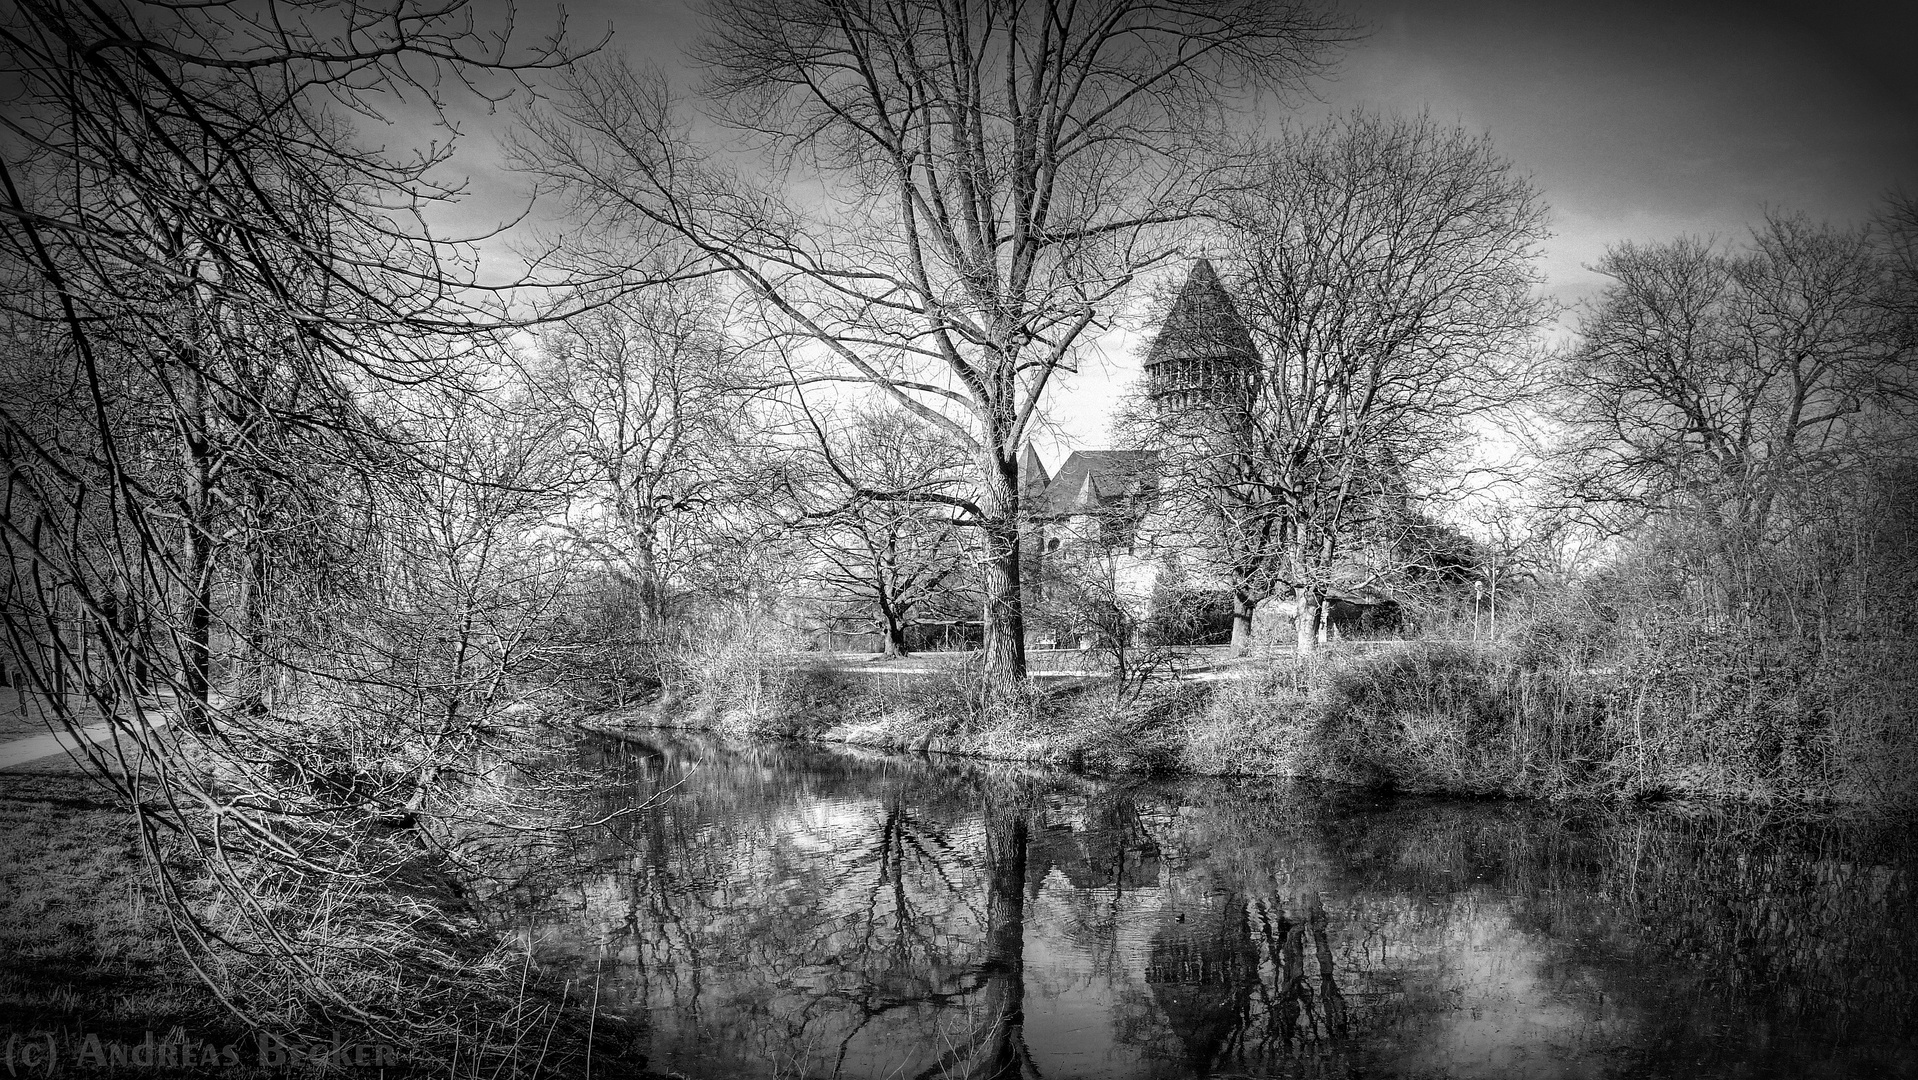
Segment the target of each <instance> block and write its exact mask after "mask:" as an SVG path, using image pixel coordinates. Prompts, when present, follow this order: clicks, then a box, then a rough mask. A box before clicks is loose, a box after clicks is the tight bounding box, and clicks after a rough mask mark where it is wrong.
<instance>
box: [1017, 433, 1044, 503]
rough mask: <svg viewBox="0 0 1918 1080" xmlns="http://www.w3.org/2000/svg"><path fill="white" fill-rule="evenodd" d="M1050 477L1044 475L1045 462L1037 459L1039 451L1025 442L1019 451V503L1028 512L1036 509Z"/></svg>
mask: <svg viewBox="0 0 1918 1080" xmlns="http://www.w3.org/2000/svg"><path fill="white" fill-rule="evenodd" d="M1051 482H1052V477H1050V476H1047V475H1046V466H1045V462H1042V461H1040V460H1039V452H1038V451H1037V450H1034V449H1033V448H1032V444H1031V443H1027V444H1026V445H1025V447H1024V449H1022V450H1020V451H1019V503H1020V505H1021V506H1024V507H1025V508H1026V511H1027V512H1028V513H1031V512H1032V511H1034V510H1037V509H1038V507H1039V499H1040V498H1041V497H1042V496H1043V495H1044V494H1045V491H1046V485H1047V484H1050V483H1051Z"/></svg>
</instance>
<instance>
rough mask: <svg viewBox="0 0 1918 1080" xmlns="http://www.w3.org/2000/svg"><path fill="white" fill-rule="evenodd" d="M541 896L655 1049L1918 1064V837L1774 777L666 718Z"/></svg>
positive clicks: (840, 1069)
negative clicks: (1037, 753) (1540, 797)
mask: <svg viewBox="0 0 1918 1080" xmlns="http://www.w3.org/2000/svg"><path fill="white" fill-rule="evenodd" d="M584 752H585V753H586V754H588V755H589V756H590V758H591V760H590V762H589V764H591V765H592V766H593V767H594V768H595V769H597V770H599V771H600V772H601V773H602V774H603V775H605V776H606V777H607V778H608V781H607V782H608V788H607V799H608V806H609V807H612V808H617V807H619V806H622V805H631V804H637V803H644V802H647V801H648V800H650V802H651V805H650V806H649V808H647V809H645V810H643V811H641V812H638V813H630V814H626V815H624V816H620V817H617V818H615V819H614V820H612V821H610V822H608V823H606V824H604V825H601V826H597V827H594V828H590V829H586V830H581V831H580V832H577V833H575V834H572V837H571V841H570V846H569V847H568V848H566V850H564V851H563V852H562V853H561V857H559V858H556V859H553V860H551V861H550V864H549V865H550V868H551V870H550V872H549V873H547V874H546V875H544V876H543V877H540V878H538V879H537V880H538V881H539V882H541V884H539V885H538V886H537V887H533V886H530V885H529V886H526V887H524V888H523V890H522V892H521V894H520V895H519V900H520V902H521V906H520V910H519V914H518V915H517V916H516V918H519V919H522V920H524V922H523V924H522V926H521V930H522V932H524V933H528V934H530V935H531V937H532V939H533V941H534V942H535V943H536V946H537V948H538V949H539V950H540V951H541V953H542V954H543V955H544V956H545V957H546V958H547V959H548V960H549V961H550V962H553V963H556V964H559V965H561V967H562V968H563V969H564V970H566V971H570V972H571V973H572V979H573V981H574V983H575V985H577V986H578V987H579V988H580V991H579V992H580V995H581V997H582V998H583V997H585V996H587V995H588V993H590V995H591V996H592V997H593V998H594V999H595V1000H596V1001H597V1003H598V1007H599V1009H600V1010H601V1012H602V1013H611V1014H619V1015H623V1016H625V1017H628V1018H630V1019H631V1020H633V1021H634V1022H635V1025H634V1026H635V1030H637V1031H638V1032H639V1033H640V1034H639V1038H640V1040H641V1042H642V1043H643V1045H642V1046H641V1047H640V1049H641V1050H642V1051H643V1052H644V1053H645V1054H646V1055H647V1057H648V1059H649V1061H650V1067H651V1068H653V1069H656V1070H661V1071H669V1070H670V1071H677V1072H679V1073H682V1074H684V1075H685V1076H688V1077H693V1078H698V1080H718V1078H727V1080H730V1078H735V1077H741V1078H743V1077H765V1078H800V1077H848V1078H852V1077H859V1078H864V1077H873V1078H878V1077H887V1078H903V1080H911V1078H932V1077H960V1076H965V1077H993V1078H999V1077H1004V1078H1015V1077H1026V1078H1047V1080H1063V1078H1067V1077H1088V1078H1092V1077H1097V1078H1130V1077H1154V1078H1158V1077H1202V1076H1221V1077H1225V1076H1230V1077H1320V1076H1387V1077H1391V1076H1403V1077H1599V1076H1618V1075H1629V1076H1673V1077H1700V1076H1726V1077H1730V1076H1737V1077H1753V1076H1781V1077H1783V1076H1794V1077H1795V1076H1911V1075H1918V1032H1915V1030H1914V1028H1915V1026H1918V1020H1915V1019H1914V1017H1915V1016H1918V996H1915V995H1914V986H1915V983H1918V975H1914V971H1915V970H1918V969H1915V966H1914V961H1918V903H1915V902H1914V887H1913V886H1914V872H1915V871H1918V863H1915V862H1914V858H1913V856H1912V855H1911V854H1910V853H1909V852H1908V851H1906V850H1904V849H1903V848H1902V847H1901V845H1900V841H1901V840H1903V839H1904V838H1903V836H1902V835H1901V834H1900V833H1898V832H1897V831H1895V830H1889V829H1883V828H1880V829H1877V830H1872V829H1863V828H1859V827H1855V826H1854V827H1848V826H1843V825H1840V824H1837V823H1832V822H1810V823H1807V822H1804V821H1785V820H1774V819H1771V818H1768V817H1766V816H1765V815H1762V814H1757V813H1751V812H1743V813H1731V812H1719V813H1705V812H1690V813H1687V812H1681V811H1677V810H1673V809H1669V808H1668V809H1663V810H1643V809H1641V810H1623V809H1611V808H1602V807H1598V808H1594V807H1586V808H1568V807H1554V806H1549V805H1534V804H1520V803H1500V802H1476V801H1459V800H1443V799H1430V798H1414V797H1404V796H1399V797H1394V796H1389V795H1387V796H1381V795H1374V794H1368V793H1360V792H1353V791H1349V790H1343V789H1329V788H1324V787H1312V786H1304V785H1299V784H1288V783H1284V782H1277V781H1274V782H1256V783H1254V782H1225V781H1198V780H1187V781H1164V782H1109V781H1102V780H1097V779H1091V778H1087V777H1082V776H1075V775H1068V774H1048V773H1040V772H1034V771H1028V770H1023V769H1016V768H1011V767H1003V766H995V765H991V764H986V763H980V762H969V761H960V760H952V759H940V758H926V757H908V756H897V757H894V756H880V755H862V754H858V753H853V752H842V751H836V750H831V749H826V748H821V747H816V746H807V745H803V744H748V743H724V742H719V741H714V740H708V739H699V738H689V737H681V736H678V735H673V734H666V733H662V734H660V735H659V736H658V737H657V738H656V739H649V741H648V742H647V743H644V744H620V745H608V746H594V747H588V748H587V749H586V750H585V751H584Z"/></svg>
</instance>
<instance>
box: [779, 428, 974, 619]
mask: <svg viewBox="0 0 1918 1080" xmlns="http://www.w3.org/2000/svg"><path fill="white" fill-rule="evenodd" d="M808 416H809V419H818V418H816V417H814V416H813V415H812V414H810V413H809V414H808ZM814 434H815V435H816V436H817V439H816V443H815V445H816V447H817V450H818V455H819V459H820V461H819V465H820V468H818V469H817V470H816V473H817V475H816V477H814V482H813V483H811V484H806V485H803V490H802V485H797V484H795V485H793V487H792V489H793V490H794V491H795V493H796V494H797V495H798V501H799V507H798V509H799V514H800V518H799V529H798V532H799V535H800V536H801V537H802V538H803V539H804V540H805V541H806V544H807V547H808V548H809V549H810V550H811V552H812V554H813V556H814V560H813V563H812V567H811V570H810V573H808V574H807V575H806V577H807V579H808V580H809V581H811V582H813V583H814V584H815V585H817V586H819V587H821V588H823V589H824V592H823V593H820V594H816V595H815V596H814V597H813V599H816V600H819V601H823V602H824V603H825V604H826V605H827V610H828V611H833V610H846V609H850V610H851V611H852V612H855V613H856V614H857V617H860V618H861V620H862V621H866V622H869V623H870V624H871V625H872V626H874V627H875V628H876V629H877V630H878V631H879V634H880V638H881V643H882V649H883V654H884V655H885V656H887V657H896V656H902V655H904V654H905V653H906V652H907V651H908V648H909V640H908V637H907V631H908V630H909V629H911V628H912V627H913V626H915V625H917V624H919V623H921V622H923V621H925V620H926V619H928V618H932V617H938V616H943V617H945V618H947V619H950V618H952V617H953V616H954V615H956V614H957V613H958V612H959V611H961V610H964V609H965V608H969V607H970V608H973V609H974V610H976V603H977V597H976V595H974V593H975V590H974V588H973V585H974V580H973V579H974V577H975V575H976V571H977V564H978V559H977V556H976V554H975V553H974V552H973V551H972V550H971V547H970V545H969V544H968V543H967V540H968V535H967V534H968V530H965V529H963V528H962V527H961V526H960V523H959V521H958V519H957V515H956V514H954V512H953V510H952V508H951V507H950V506H947V505H944V504H941V503H936V502H930V501H924V500H918V499H913V498H910V497H911V496H915V495H923V494H936V493H945V494H951V493H963V492H965V490H966V487H967V485H966V475H967V470H966V467H965V465H966V457H965V454H964V452H963V451H962V450H960V448H958V447H956V446H954V445H953V444H952V443H951V441H950V440H947V439H943V438H941V437H940V433H939V432H936V431H933V430H930V429H929V428H928V427H927V426H926V425H925V424H924V423H921V422H920V421H919V420H918V419H916V418H914V417H912V416H910V415H907V414H905V413H901V412H898V411H896V410H894V411H874V410H865V411H860V412H857V413H855V414H854V415H853V416H852V418H851V420H850V422H848V423H847V424H845V425H844V427H843V428H842V429H841V430H838V431H834V432H828V431H827V430H826V429H825V427H824V426H823V421H822V422H821V426H815V427H814Z"/></svg>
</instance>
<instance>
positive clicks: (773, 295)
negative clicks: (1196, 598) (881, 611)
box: [521, 0, 1346, 684]
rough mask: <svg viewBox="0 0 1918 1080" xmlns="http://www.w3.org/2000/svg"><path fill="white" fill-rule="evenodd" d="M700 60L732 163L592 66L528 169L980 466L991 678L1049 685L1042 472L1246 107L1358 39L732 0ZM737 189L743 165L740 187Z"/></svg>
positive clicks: (552, 115) (1176, 13)
mask: <svg viewBox="0 0 1918 1080" xmlns="http://www.w3.org/2000/svg"><path fill="white" fill-rule="evenodd" d="M709 16H710V23H709V25H710V29H711V32H710V34H709V37H708V38H707V40H706V42H705V44H704V46H703V48H702V49H701V50H700V52H699V54H698V58H699V59H700V60H702V61H703V62H705V63H706V64H707V65H709V68H710V71H711V76H710V80H709V84H708V86H707V90H708V91H709V96H710V99H711V100H712V101H713V103H714V107H715V115H716V116H717V118H718V119H720V120H721V121H723V122H724V123H727V124H730V125H732V126H733V127H734V128H735V129H736V130H739V131H742V132H744V133H746V134H747V135H748V136H749V140H748V141H749V142H750V143H751V145H752V146H753V147H755V148H756V150H757V151H758V152H757V153H756V154H755V155H754V156H753V157H752V158H751V159H750V160H747V161H744V162H738V163H730V162H727V161H725V160H723V159H722V158H721V157H719V156H718V155H717V153H715V152H709V151H706V150H703V149H701V148H700V147H699V145H698V144H697V143H696V142H695V141H694V140H693V138H692V132H691V130H690V129H689V128H688V127H686V126H684V125H682V124H681V123H679V122H677V121H676V120H675V119H674V117H673V115H672V107H671V102H670V100H669V95H668V94H667V92H666V89H665V86H664V83H663V81H662V80H660V79H658V78H657V77H651V76H647V75H643V74H641V73H638V72H636V71H634V70H632V69H631V68H629V67H626V66H624V65H621V64H617V63H605V64H599V65H586V66H581V67H578V68H575V69H574V70H573V72H572V74H571V75H570V77H569V81H568V82H567V84H566V86H565V87H564V92H563V93H562V94H561V95H560V97H559V99H558V100H557V101H556V102H555V103H554V105H553V106H552V107H551V108H550V109H547V110H544V111H540V112H536V113H533V114H531V115H529V116H528V117H527V124H526V128H525V132H524V134H523V135H522V137H521V157H522V159H523V161H524V163H525V164H526V165H527V167H529V168H532V169H535V170H537V171H539V172H540V173H542V174H544V175H545V176H547V177H548V178H549V179H550V181H551V182H552V183H553V184H555V185H557V186H558V187H560V188H561V189H562V190H563V191H565V192H566V194H567V195H568V196H569V197H570V198H571V199H572V201H573V204H574V207H575V209H576V211H577V212H578V214H579V216H580V218H581V219H582V226H583V228H585V229H586V230H588V231H592V232H595V233H599V232H604V231H606V230H608V229H613V228H617V227H619V226H621V225H629V226H630V225H631V224H632V223H634V222H644V223H646V224H647V226H648V227H649V228H651V227H653V226H661V227H665V228H667V229H669V230H671V231H672V232H673V233H675V234H677V235H678V236H679V237H681V238H683V239H684V240H686V241H689V242H690V243H691V244H692V245H693V246H694V247H695V248H696V249H698V250H699V251H701V252H703V253H704V254H705V255H706V256H708V257H709V258H710V260H711V262H712V265H714V266H716V267H718V268H721V269H722V270H723V271H725V272H727V273H729V274H731V275H732V276H733V277H734V278H735V280H737V281H738V282H740V283H741V284H742V285H743V286H744V287H746V288H747V289H748V290H750V291H751V292H753V293H754V294H756V295H757V296H759V297H760V298H762V300H763V301H764V302H765V304H766V306H767V309H768V311H769V312H770V313H772V315H773V316H774V317H775V318H776V320H777V322H778V324H779V326H780V328H781V329H783V330H784V331H785V332H788V333H790V334H792V335H795V336H796V337H798V338H801V339H804V340H806V341H808V342H810V343H811V345H812V347H813V349H814V350H815V351H816V353H817V355H818V356H819V357H820V359H821V362H822V363H824V364H826V365H827V369H826V373H825V375H824V377H829V378H839V379H844V380H849V381H854V382H864V383H870V384H872V385H874V386H877V387H880V388H881V389H882V390H883V391H884V392H885V393H886V394H888V395H889V396H890V397H891V398H892V399H893V401H894V402H895V403H896V404H897V405H898V406H899V407H900V408H903V409H905V410H907V411H908V412H910V413H912V414H913V415H915V416H917V417H918V418H919V419H920V420H922V421H924V422H925V423H928V424H931V425H933V426H934V427H936V428H938V429H940V430H941V431H943V432H944V433H945V434H946V435H947V436H948V437H950V438H952V439H954V440H955V441H957V442H958V443H959V444H960V445H962V446H963V447H965V448H966V451H967V453H968V454H969V455H970V456H971V458H972V461H973V468H974V470H975V472H976V473H977V478H976V481H975V484H976V495H975V496H971V497H959V496H952V497H950V502H949V505H951V506H952V507H953V508H954V509H956V510H958V511H960V512H961V513H962V514H963V515H964V516H965V518H966V520H967V521H968V522H969V523H970V524H972V525H973V526H976V527H977V528H978V529H979V530H980V536H981V544H980V546H981V548H982V551H983V557H984V565H985V600H984V616H985V625H986V641H985V654H986V668H987V671H988V672H989V674H990V676H991V677H992V678H994V679H995V680H996V681H998V682H1000V683H1002V684H1003V683H1009V682H1010V681H1012V680H1015V679H1018V678H1020V677H1022V676H1023V674H1024V616H1023V612H1022V608H1021V600H1020V591H1019V552H1020V544H1019V532H1020V513H1019V491H1020V484H1019V475H1018V473H1019V451H1020V449H1021V448H1022V447H1023V445H1024V444H1025V441H1026V438H1027V436H1028V434H1029V432H1030V431H1031V429H1032V426H1033V424H1034V423H1035V422H1036V421H1037V420H1038V418H1039V415H1040V409H1041V406H1042V403H1043V401H1044V399H1045V394H1046V391H1047V389H1048V388H1049V387H1050V386H1051V384H1052V382H1053V379H1054V377H1055V376H1056V375H1059V374H1060V373H1062V372H1070V371H1072V370H1073V369H1074V365H1075V357H1076V355H1077V349H1078V347H1079V346H1080V344H1081V341H1082V339H1083V338H1084V337H1085V336H1086V334H1087V332H1088V330H1089V329H1093V328H1096V327H1098V326H1100V325H1102V324H1103V322H1104V321H1105V320H1106V319H1108V318H1110V317H1111V315H1112V314H1113V311H1114V307H1115V305H1116V303H1117V301H1118V300H1119V297H1120V294H1121V291H1122V290H1123V288H1124V287H1125V286H1126V284H1127V283H1128V282H1129V280H1130V279H1131V277H1132V276H1133V274H1134V273H1135V272H1137V271H1138V270H1139V269H1140V268H1142V267H1146V266H1150V265H1153V264H1154V263H1156V262H1157V261H1159V260H1160V259H1162V258H1163V257H1164V256H1165V254H1166V250H1167V249H1166V248H1165V247H1164V246H1163V245H1161V244H1159V243H1157V242H1155V239H1156V238H1159V237H1160V236H1161V233H1160V232H1159V231H1158V227H1159V226H1161V225H1164V224H1166V223H1170V222H1174V221H1178V220H1181V219H1183V218H1185V217H1186V216H1187V214H1188V213H1189V211H1190V208H1191V207H1192V205H1193V200H1194V199H1195V197H1196V195H1197V193H1198V192H1199V191H1200V190H1201V186H1202V185H1201V183H1200V177H1199V170H1198V169H1196V168H1195V165H1196V164H1198V163H1203V162H1206V161H1210V160H1213V159H1214V156H1215V155H1216V153H1217V150H1218V148H1219V146H1220V145H1221V143H1222V142H1223V141H1224V132H1225V130H1226V128H1227V124H1226V117H1227V110H1226V101H1225V98H1226V96H1227V95H1228V94H1231V93H1235V92H1239V91H1241V90H1244V91H1248V92H1255V91H1258V90H1263V89H1273V88H1279V89H1284V88H1288V87H1292V86H1295V85H1297V84H1298V83H1299V81H1300V80H1301V79H1302V78H1303V77H1305V76H1307V75H1309V74H1311V73H1313V72H1315V71H1317V70H1318V69H1319V67H1320V66H1321V63H1322V59H1323V57H1324V56H1325V55H1326V53H1327V51H1328V49H1329V48H1330V47H1331V46H1332V45H1334V44H1335V43H1336V42H1337V41H1339V40H1340V39H1341V38H1342V37H1344V36H1346V30H1345V28H1344V26H1343V24H1341V23H1340V22H1339V21H1338V20H1336V19H1335V18H1333V17H1331V16H1328V15H1325V14H1323V13H1321V12H1320V11H1319V10H1318V9H1317V8H1316V6H1315V5H1312V4H1310V3H1302V2H1293V0H1286V2H1279V3H1271V2H1258V3H1254V2H1249V0H1243V2H1240V0H1235V2H1227V3H1216V4H1214V3H1207V4H1199V3H1184V2H1175V3H1164V2H1134V0H1098V2H1094V3H1086V4H1070V3H1063V2H1048V3H1032V4H1012V3H1000V2H957V3H947V4H935V3H930V2H923V0H885V2H879V3H851V2H846V0H802V2H799V3H791V2H779V3H774V2H772V0H720V2H717V3H715V4H714V5H713V6H712V7H711V8H710V9H709ZM735 165H736V167H734V166H735Z"/></svg>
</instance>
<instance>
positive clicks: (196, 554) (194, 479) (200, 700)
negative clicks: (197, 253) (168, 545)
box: [179, 357, 214, 731]
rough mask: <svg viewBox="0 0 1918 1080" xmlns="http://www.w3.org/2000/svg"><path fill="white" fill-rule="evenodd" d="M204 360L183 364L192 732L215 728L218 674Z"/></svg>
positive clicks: (186, 637)
mask: <svg viewBox="0 0 1918 1080" xmlns="http://www.w3.org/2000/svg"><path fill="white" fill-rule="evenodd" d="M198 360H199V358H198V357H188V358H187V362H186V363H185V364H184V365H183V368H184V370H185V374H186V385H185V386H184V387H183V388H182V390H183V395H182V396H183V398H184V400H183V401H182V405H183V406H184V407H183V408H182V409H181V411H180V442H181V456H182V458H183V459H184V460H183V461H182V462H181V464H182V465H184V466H185V468H184V474H185V475H184V490H183V491H182V492H181V502H182V503H183V504H184V508H185V510H186V521H185V524H184V527H183V528H182V529H181V530H180V537H181V539H180V569H181V571H182V573H181V581H182V585H183V589H184V595H183V596H182V597H181V599H180V630H181V633H180V644H179V653H180V687H179V690H180V693H179V703H180V716H181V721H182V722H183V723H184V724H185V725H186V727H187V729H188V730H189V731H207V730H211V727H212V722H211V718H210V715H209V712H208V695H209V694H210V692H211V690H212V674H213V563H214V559H213V522H212V507H213V492H212V484H213V479H212V477H213V448H212V435H211V431H210V418H209V414H210V412H211V409H212V403H211V402H209V401H208V400H207V386H206V378H205V376H204V374H203V373H202V372H201V371H200V369H199V367H198V366H197V361H198Z"/></svg>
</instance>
